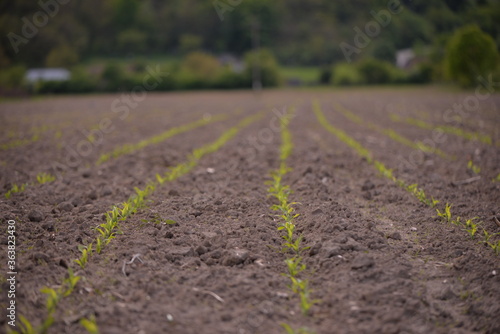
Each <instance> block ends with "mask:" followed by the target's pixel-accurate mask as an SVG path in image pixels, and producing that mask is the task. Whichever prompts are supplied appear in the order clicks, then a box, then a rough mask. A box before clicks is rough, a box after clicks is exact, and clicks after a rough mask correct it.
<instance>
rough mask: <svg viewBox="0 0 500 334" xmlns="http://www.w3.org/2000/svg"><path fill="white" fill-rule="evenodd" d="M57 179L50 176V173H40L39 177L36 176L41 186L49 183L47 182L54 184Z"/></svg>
mask: <svg viewBox="0 0 500 334" xmlns="http://www.w3.org/2000/svg"><path fill="white" fill-rule="evenodd" d="M55 179H56V177H55V176H53V175H51V174H49V173H39V174H38V175H37V176H36V180H37V181H38V183H40V184H44V183H47V182H52V181H55Z"/></svg>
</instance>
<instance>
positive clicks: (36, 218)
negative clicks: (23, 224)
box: [28, 209, 44, 222]
mask: <svg viewBox="0 0 500 334" xmlns="http://www.w3.org/2000/svg"><path fill="white" fill-rule="evenodd" d="M43 218H44V216H43V213H42V212H41V211H40V210H36V209H33V210H31V211H30V212H29V213H28V219H29V220H30V221H32V222H41V221H42V220H43Z"/></svg>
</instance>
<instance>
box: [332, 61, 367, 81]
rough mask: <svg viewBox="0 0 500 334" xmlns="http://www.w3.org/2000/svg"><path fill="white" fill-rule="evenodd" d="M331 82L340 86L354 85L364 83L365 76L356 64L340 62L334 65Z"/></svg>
mask: <svg viewBox="0 0 500 334" xmlns="http://www.w3.org/2000/svg"><path fill="white" fill-rule="evenodd" d="M331 83H332V84H334V85H338V86H352V85H359V84H362V83H363V77H362V76H361V73H359V71H358V68H357V67H356V65H354V64H347V63H338V64H336V65H335V66H334V67H333V71H332V78H331Z"/></svg>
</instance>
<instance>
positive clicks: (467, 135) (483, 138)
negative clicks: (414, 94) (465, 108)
mask: <svg viewBox="0 0 500 334" xmlns="http://www.w3.org/2000/svg"><path fill="white" fill-rule="evenodd" d="M390 118H391V120H392V121H393V122H399V123H406V124H409V125H412V126H416V127H419V128H421V129H426V130H434V129H439V130H441V131H443V132H444V133H449V134H452V135H455V136H457V137H462V138H464V139H467V140H469V141H479V142H481V143H483V144H488V145H493V140H492V139H491V136H490V135H487V134H483V133H479V132H473V131H467V130H464V129H461V128H457V127H455V126H451V125H433V124H431V123H427V122H425V121H422V120H419V119H416V118H412V117H405V118H402V117H401V116H399V115H397V114H391V115H390Z"/></svg>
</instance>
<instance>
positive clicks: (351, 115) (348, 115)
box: [335, 103, 455, 160]
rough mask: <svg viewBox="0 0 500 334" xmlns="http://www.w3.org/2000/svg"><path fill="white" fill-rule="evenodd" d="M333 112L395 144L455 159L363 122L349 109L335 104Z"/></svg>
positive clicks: (440, 151) (418, 142)
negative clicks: (387, 138) (381, 135)
mask: <svg viewBox="0 0 500 334" xmlns="http://www.w3.org/2000/svg"><path fill="white" fill-rule="evenodd" d="M335 110H337V111H338V112H340V113H341V114H342V115H343V116H344V117H346V118H347V119H349V120H351V121H352V122H354V123H357V124H359V125H362V126H365V127H368V128H370V129H372V130H374V131H376V132H378V133H380V134H383V135H384V136H386V137H389V138H390V139H392V140H394V141H395V142H397V143H400V144H402V145H405V146H408V147H411V148H413V149H415V150H420V151H422V152H424V153H429V154H435V155H437V156H439V157H441V158H443V159H447V160H455V157H453V156H450V155H448V154H446V153H444V152H443V151H442V150H440V149H438V148H436V147H431V146H429V145H426V144H424V143H423V142H421V141H416V142H414V141H413V140H410V139H408V138H406V137H404V136H402V135H400V134H399V133H397V132H396V131H394V130H392V129H387V128H381V127H379V126H377V125H375V124H372V123H366V122H364V121H363V119H362V118H361V117H359V116H358V115H356V114H354V113H353V112H352V111H350V110H349V109H347V108H345V107H343V106H342V105H340V104H338V103H336V104H335Z"/></svg>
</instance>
